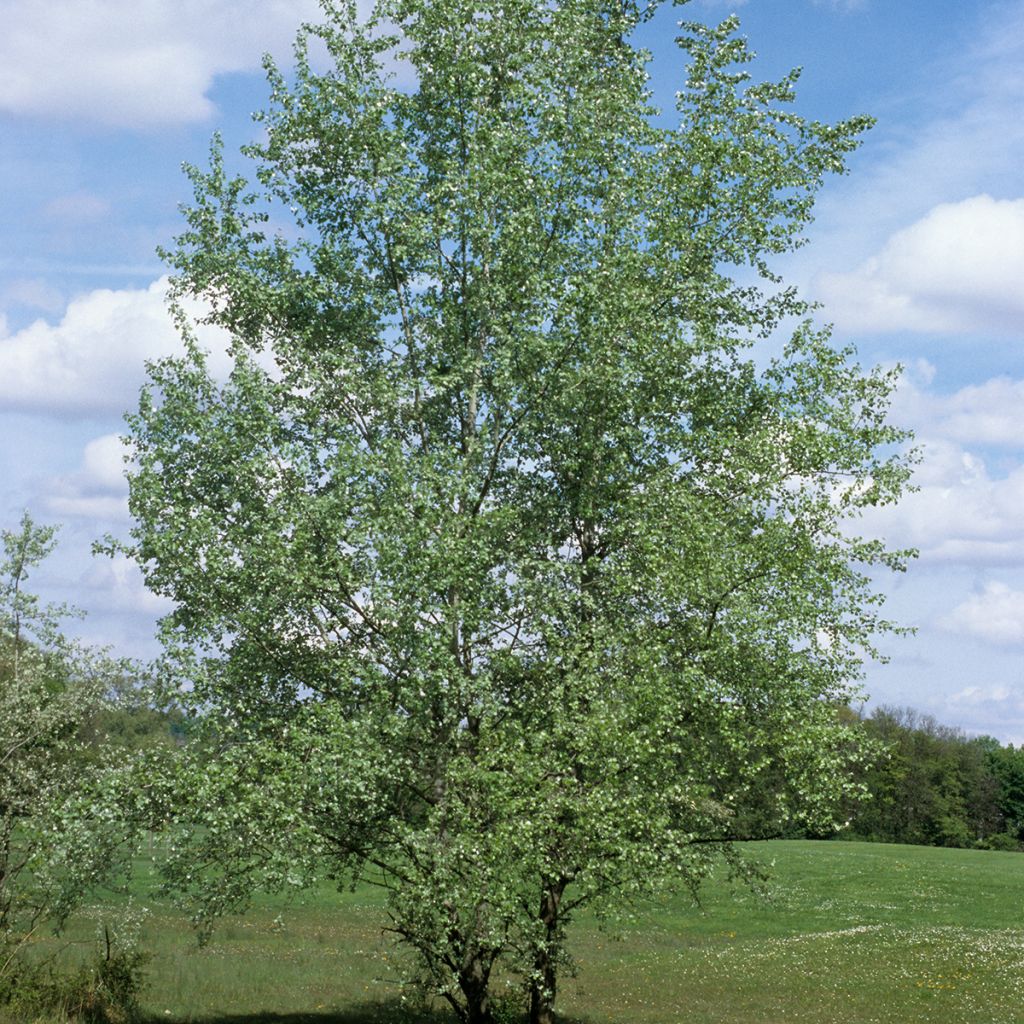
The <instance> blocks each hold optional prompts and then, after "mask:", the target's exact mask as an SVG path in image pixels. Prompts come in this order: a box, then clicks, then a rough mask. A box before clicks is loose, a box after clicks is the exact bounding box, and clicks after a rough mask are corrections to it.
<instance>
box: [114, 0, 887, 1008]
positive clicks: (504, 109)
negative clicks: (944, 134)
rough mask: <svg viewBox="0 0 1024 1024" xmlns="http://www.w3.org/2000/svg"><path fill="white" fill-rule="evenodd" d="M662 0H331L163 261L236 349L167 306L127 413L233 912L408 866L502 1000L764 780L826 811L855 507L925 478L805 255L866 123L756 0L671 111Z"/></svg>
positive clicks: (482, 995) (868, 596) (536, 983)
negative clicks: (821, 102)
mask: <svg viewBox="0 0 1024 1024" xmlns="http://www.w3.org/2000/svg"><path fill="white" fill-rule="evenodd" d="M655 7H656V5H639V4H636V3H632V2H628V0H622V2H620V0H614V2H612V0H564V2H555V3H549V4H537V3H533V2H527V0H471V2H470V0H430V2H427V0H382V2H381V3H379V4H378V6H377V8H376V9H375V12H374V13H373V15H372V16H371V17H370V18H369V19H368V20H367V21H366V22H360V21H359V20H358V18H357V15H356V9H355V4H353V3H342V2H336V3H325V4H324V15H325V23H324V24H323V25H319V26H315V27H307V28H305V29H303V30H302V33H301V34H300V36H299V39H298V43H297V46H296V50H295V69H294V74H286V73H285V72H283V71H281V70H280V69H278V68H277V67H276V66H275V65H274V64H273V63H272V62H271V61H269V60H268V61H267V63H266V68H267V74H268V79H269V84H270V90H271V95H270V106H269V108H268V110H267V111H265V112H264V113H263V114H261V115H259V120H260V122H261V125H262V128H263V137H262V138H261V140H260V141H258V142H256V143H254V144H252V145H250V146H247V147H246V148H245V149H244V154H245V156H246V157H247V158H248V159H249V160H250V161H251V164H252V173H251V174H250V175H249V176H248V177H245V176H236V175H234V174H233V173H230V172H229V170H228V162H227V161H226V160H225V158H224V155H223V152H222V148H221V144H220V141H219V140H215V143H214V146H213V149H212V153H211V161H210V165H209V167H208V168H205V169H204V168H191V169H190V176H191V179H192V183H193V186H194V192H195V195H194V201H193V202H192V203H191V204H190V205H188V206H187V207H186V208H185V211H184V213H185V218H186V222H187V226H186V228H185V230H184V232H183V234H182V235H181V236H180V238H179V239H178V241H177V245H176V247H175V248H174V249H173V250H172V251H171V252H169V253H168V254H167V257H168V259H169V261H170V262H171V264H172V266H173V268H174V273H175V276H174V279H173V282H174V283H173V288H172V298H173V300H174V301H175V303H180V300H184V299H186V298H189V297H198V298H200V299H201V300H203V301H204V302H205V303H207V308H208V310H209V313H208V315H207V317H206V320H207V321H208V322H209V323H212V324H215V325H219V326H222V327H224V328H226V330H227V331H228V332H229V333H230V337H231V353H232V356H233V369H232V371H231V373H230V376H229V377H228V378H227V379H226V380H218V379H215V377H214V376H213V375H212V373H211V371H210V369H209V367H208V364H207V359H206V356H205V354H204V353H203V352H202V351H201V350H200V348H199V346H198V345H197V343H196V342H195V341H194V340H193V336H192V334H191V330H190V324H189V322H188V319H187V317H186V316H185V314H184V313H183V312H182V309H183V304H179V305H177V306H176V308H177V309H178V313H179V320H180V323H181V326H182V330H183V333H184V335H185V337H186V341H187V351H186V354H185V355H184V356H182V357H175V358H168V359H164V360H161V361H158V362H156V363H154V364H152V365H151V366H150V369H149V384H148V385H147V387H146V388H145V390H144V393H143V395H142V400H141V404H140V407H139V410H138V412H137V413H135V414H133V415H132V416H131V417H130V420H129V422H130V428H129V433H130V437H129V441H130V444H131V446H132V449H133V455H134V459H135V468H134V470H133V473H132V478H131V496H130V506H131V510H132V513H133V516H134V520H135V526H134V531H133V541H132V544H131V545H130V550H131V552H132V553H133V555H134V556H135V557H136V559H137V560H138V562H139V564H140V565H141V566H142V569H143V572H144V573H145V576H146V581H147V583H148V585H149V587H150V588H151V589H153V590H154V591H156V592H157V593H160V594H164V595H166V596H168V597H170V598H171V599H173V601H174V602H175V610H174V611H173V612H172V613H171V614H170V615H169V616H168V617H167V619H166V620H165V621H164V623H163V627H162V636H163V639H164V642H165V645H166V652H167V658H166V663H165V671H167V672H168V673H169V676H168V678H169V679H170V681H171V682H172V684H173V685H175V686H179V685H180V684H182V683H184V686H183V688H182V691H181V692H182V695H183V699H184V700H185V701H186V702H187V703H189V704H190V705H191V706H192V707H193V709H195V711H196V713H197V715H200V713H201V715H200V716H201V719H202V728H203V729H204V730H205V731H206V739H207V741H206V742H203V743H201V744H200V745H198V746H197V747H196V748H195V749H194V750H191V751H189V752H188V753H186V754H184V755H182V758H181V763H180V765H179V767H178V769H177V771H178V772H179V775H178V778H177V780H176V782H175V783H174V784H173V785H172V786H171V788H170V790H168V792H171V790H173V791H175V792H177V794H178V795H177V797H176V801H177V803H176V809H175V814H176V815H177V817H178V819H179V820H180V822H181V823H182V832H181V834H180V836H179V857H178V859H177V860H175V861H172V863H171V865H170V866H169V872H170V874H171V875H172V877H173V879H174V880H175V881H176V882H177V883H178V884H179V885H180V886H181V887H182V888H183V889H185V890H186V891H188V892H191V893H192V894H193V895H194V896H195V897H196V898H197V899H198V906H199V914H200V916H201V917H202V916H206V917H209V916H212V915H216V914H217V913H219V912H222V911H224V910H228V909H238V908H241V907H244V905H245V903H246V901H247V898H248V896H249V894H250V893H251V892H252V891H253V889H254V888H255V887H258V886H264V887H275V886H284V885H292V884H295V885H299V884H304V883H306V882H308V881H310V880H312V879H314V878H316V877H321V876H323V875H324V874H326V875H328V876H330V877H335V878H338V879H339V880H341V881H345V880H351V879H356V878H361V877H362V878H368V879H370V880H372V881H374V882H377V883H379V884H382V885H385V886H386V887H387V888H388V890H389V894H390V895H389V904H388V906H389V913H390V915H391V927H392V928H393V930H394V932H395V933H396V935H397V936H398V937H399V938H400V939H401V940H403V941H404V943H405V944H406V945H407V946H408V947H410V948H411V950H412V951H413V953H414V957H413V959H412V961H411V962H412V963H414V965H415V973H416V976H417V978H418V980H419V981H420V982H421V983H422V984H423V986H424V987H425V988H426V989H427V990H428V991H431V992H433V993H435V994H438V995H440V996H442V997H443V998H445V999H447V1000H448V1001H449V1002H450V1003H451V1005H452V1007H453V1008H454V1009H455V1011H456V1012H457V1013H458V1014H459V1016H460V1017H462V1018H463V1019H464V1020H467V1021H469V1022H472V1024H477V1022H485V1021H487V1020H489V1019H490V1016H491V1003H490V988H491V979H492V975H493V971H494V969H495V967H496V966H497V965H499V964H500V965H503V968H504V969H505V970H506V971H507V972H511V973H512V974H513V975H515V976H518V977H519V978H520V979H521V980H522V984H523V989H524V991H525V992H526V993H527V995H528V997H529V1000H530V1013H531V1019H532V1020H533V1021H534V1022H535V1024H540V1022H545V1021H549V1020H550V1019H551V1013H552V1007H553V1004H554V999H555V992H556V981H557V973H558V970H559V968H560V966H561V965H562V964H564V963H565V962H566V958H567V954H566V946H565V929H566V926H567V925H568V924H569V922H570V921H571V918H572V915H573V913H574V912H575V911H576V910H577V909H578V908H580V907H583V906H588V905H593V906H596V907H598V908H600V907H602V906H607V905H609V902H610V901H614V900H618V899H622V898H623V897H626V898H628V897H630V896H635V895H638V894H642V893H647V892H650V891H653V889H654V887H655V886H657V885H659V884H662V883H663V882H665V880H666V879H671V878H675V879H677V880H682V881H683V882H685V883H687V884H691V885H695V884H696V883H697V882H698V881H699V879H700V878H701V877H702V876H703V875H704V874H705V873H706V871H707V870H709V867H710V865H711V864H712V863H713V862H714V860H715V859H716V857H718V856H720V855H723V854H724V855H726V856H728V855H729V849H730V848H729V846H728V840H729V839H730V838H732V837H733V836H734V835H735V834H736V833H735V829H734V822H735V820H736V815H737V812H738V811H739V810H740V809H741V808H742V807H743V806H744V805H745V802H746V801H748V799H749V798H750V796H751V794H756V795H757V800H758V801H759V811H758V820H759V821H763V822H765V828H771V827H772V824H771V823H781V822H786V823H792V822H803V823H813V825H814V826H815V827H817V828H823V827H826V825H827V823H828V822H831V821H832V820H833V816H834V814H835V813H836V812H835V808H836V807H838V806H840V805H841V803H842V801H843V799H844V798H845V797H847V796H848V795H849V793H850V791H851V789H852V788H855V787H856V783H854V782H852V781H850V776H849V773H848V768H849V766H850V764H851V763H852V762H854V761H855V760H856V759H857V758H858V756H859V754H858V749H857V743H856V738H855V733H854V731H853V730H852V729H849V728H847V727H846V726H844V725H842V724H841V722H840V721H839V718H838V716H837V715H836V713H835V709H836V706H837V705H842V704H844V703H846V702H847V701H848V700H849V699H850V697H851V695H852V694H853V693H854V692H855V688H856V685H857V680H858V678H859V673H860V665H861V661H862V659H863V657H864V656H865V654H871V653H872V652H873V650H874V638H875V637H876V636H877V635H878V634H879V633H880V632H884V631H886V630H888V629H890V628H891V627H890V626H889V624H888V623H887V622H886V621H885V620H884V619H883V618H882V617H881V615H880V612H879V602H880V599H879V597H878V596H877V594H876V593H875V592H874V591H873V589H872V585H871V580H870V574H871V573H872V572H873V571H874V569H875V567H877V566H880V565H881V566H888V567H890V568H894V569H898V568H900V567H901V565H902V555H900V554H899V553H891V552H887V551H886V550H885V549H884V547H883V546H882V545H880V544H878V543H877V542H871V541H864V540H860V539H857V538H856V537H855V536H854V532H853V530H852V529H851V528H850V525H849V522H850V520H851V519H853V518H855V517H856V516H857V514H858V513H859V511H860V510H861V509H863V508H864V507H866V506H869V505H877V504H882V503H886V502H889V501H892V500H894V499H895V498H896V497H897V496H898V494H899V492H900V490H901V488H902V486H903V485H904V483H905V480H906V475H907V465H906V461H905V459H904V458H903V457H901V456H900V455H899V454H894V452H896V451H897V447H898V446H897V442H899V441H901V440H902V439H903V435H902V434H901V433H900V432H899V431H897V430H895V429H893V428H892V427H890V426H888V425H887V423H886V420H885V414H886V407H887V396H888V394H889V392H890V390H891V388H892V386H893V381H894V376H893V373H891V372H881V371H864V370H862V369H861V368H860V367H858V366H857V365H856V364H855V363H854V362H853V359H852V354H851V353H850V352H848V351H845V350H841V349H837V348H835V347H834V346H833V345H832V344H831V342H830V339H829V336H828V332H827V331H822V330H818V329H816V328H814V327H813V326H812V325H811V324H810V321H809V315H810V310H809V307H808V306H807V304H806V303H805V302H804V301H803V300H802V299H801V298H800V297H799V296H798V295H797V294H796V293H795V292H794V291H793V290H792V289H790V288H787V287H785V285H784V284H783V282H781V281H780V280H779V279H778V278H777V276H776V275H775V273H774V271H773V269H772V265H771V261H772V258H773V257H775V256H778V255H780V254H783V253H786V252H788V251H790V250H792V249H793V248H795V247H796V246H798V245H799V244H800V242H801V237H802V235H801V233H802V230H803V228H804V227H805V226H806V224H807V222H808V220H809V218H810V214H811V207H812V202H813V198H814V195H815V193H816V192H817V190H818V188H819V186H820V185H821V183H822V180H823V178H824V176H825V175H826V174H828V173H832V172H841V171H842V170H843V166H844V159H845V157H846V154H848V153H849V152H850V151H851V150H852V149H853V148H854V147H855V146H856V144H857V138H858V136H859V134H860V133H861V132H862V131H863V130H864V129H865V128H866V127H867V125H868V123H869V122H868V121H867V119H865V118H855V119H853V120H850V121H846V122H843V123H840V124H837V125H834V126H833V125H825V124H820V123H817V122H811V121H807V120H805V119H804V118H802V117H800V116H799V115H798V114H796V113H794V112H793V110H792V107H791V102H792V100H793V99H794V85H795V82H796V78H797V75H796V73H793V74H791V75H789V76H787V77H786V78H784V79H783V80H782V81H780V82H773V83H757V84H755V83H753V81H752V79H751V78H750V76H749V74H748V71H747V69H746V65H747V64H748V63H749V62H750V60H751V59H752V55H751V53H750V52H749V50H748V49H747V46H746V44H745V42H744V41H743V40H742V39H741V38H740V37H738V36H737V35H736V28H737V24H736V21H735V19H728V20H727V21H725V22H724V23H723V24H721V25H720V26H718V27H706V26H703V25H698V24H692V23H683V24H682V26H681V29H680V36H679V45H680V47H681V50H682V51H683V54H684V55H685V58H686V72H685V80H684V81H682V82H681V85H680V91H679V93H678V100H677V110H676V113H675V116H674V117H673V118H671V119H669V118H666V117H664V116H660V115H659V113H658V112H657V111H655V109H654V108H653V106H652V101H651V97H650V92H649V85H648V62H649V55H648V54H646V53H645V52H644V51H643V50H642V49H640V48H638V46H637V45H636V42H635V34H636V31H637V29H638V27H639V26H640V25H641V24H642V23H643V22H644V21H645V20H646V19H648V18H650V17H652V16H653V14H654V10H655ZM313 43H316V44H317V45H318V46H324V45H325V46H326V49H327V51H328V52H329V54H330V57H331V67H330V69H329V70H327V71H322V70H318V67H319V64H318V63H317V62H316V61H314V60H313V59H312V58H311V57H310V52H311V50H310V47H311V44H313ZM397 66H401V67H404V68H406V69H407V71H406V72H404V73H403V75H401V76H399V77H393V75H392V71H393V69H394V68H395V67H397ZM410 80H411V82H412V84H407V83H408V82H409V81H410ZM780 334H786V335H787V336H788V339H789V340H788V342H787V343H786V344H785V346H784V348H783V347H782V346H781V345H779V344H776V341H775V340H774V339H777V338H778V337H779V336H780ZM769 339H772V340H771V341H769ZM772 352H775V353H776V354H775V355H774V356H773V355H772V354H771V353H772ZM204 867H208V868H209V870H203V869H204Z"/></svg>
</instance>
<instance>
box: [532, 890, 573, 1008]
mask: <svg viewBox="0 0 1024 1024" xmlns="http://www.w3.org/2000/svg"><path fill="white" fill-rule="evenodd" d="M564 891H565V882H564V881H562V880H559V881H558V882H555V883H552V884H550V885H548V886H546V887H545V889H544V892H543V895H542V896H541V901H540V919H541V921H542V922H543V924H544V943H543V944H542V945H541V946H540V947H539V948H538V949H537V952H536V954H535V956H534V960H533V980H532V981H531V982H530V1024H554V1020H555V994H556V991H557V984H558V973H557V966H556V962H555V955H556V952H557V943H558V905H559V903H560V902H561V900H562V893H563V892H564Z"/></svg>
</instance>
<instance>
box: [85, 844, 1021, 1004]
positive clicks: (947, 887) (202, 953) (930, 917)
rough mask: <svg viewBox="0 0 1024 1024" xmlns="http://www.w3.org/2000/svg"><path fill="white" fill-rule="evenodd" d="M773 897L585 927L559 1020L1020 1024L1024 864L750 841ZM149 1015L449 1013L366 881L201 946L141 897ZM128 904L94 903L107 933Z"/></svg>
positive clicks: (734, 893)
mask: <svg viewBox="0 0 1024 1024" xmlns="http://www.w3.org/2000/svg"><path fill="white" fill-rule="evenodd" d="M746 848H747V850H748V852H749V853H750V854H751V855H752V856H753V857H755V858H757V859H759V860H760V861H762V862H763V863H766V864H770V865H772V867H771V877H770V879H769V881H768V882H767V883H766V885H765V887H764V891H763V892H760V893H759V892H754V891H751V890H750V889H748V888H744V887H743V886H737V885H735V884H732V883H729V882H728V881H727V880H726V879H725V878H720V879H714V880H712V881H711V882H710V883H709V884H708V885H707V886H706V887H705V888H704V889H703V890H702V893H701V898H700V905H699V906H698V905H695V904H694V902H693V901H692V899H690V898H689V897H688V896H686V895H678V896H675V897H673V898H671V899H668V900H665V901H662V902H660V903H658V904H657V905H654V904H652V905H649V906H645V907H642V908H640V909H639V911H638V912H637V913H636V915H635V916H634V917H632V918H631V919H629V920H626V921H620V922H618V923H617V924H615V925H614V926H600V925H599V924H598V922H596V921H594V920H592V919H582V920H580V921H578V922H577V923H576V924H575V925H574V931H573V933H572V949H573V952H574V953H575V955H576V959H577V964H578V970H577V972H576V976H575V977H574V978H569V977H567V978H566V979H565V982H564V983H563V986H562V991H561V993H560V995H559V1010H560V1012H561V1014H562V1016H563V1019H565V1020H567V1021H571V1022H587V1024H680V1022H686V1024H739V1022H741V1021H742V1022H744V1024H750V1022H754V1024H776V1022H779V1024H781V1022H787V1024H788V1022H812V1021H813V1022H815V1024H829V1022H836V1024H839V1022H842V1024H869V1022H871V1024H883V1022H885V1024H888V1022H891V1024H896V1022H899V1024H917V1022H921V1024H924V1022H930V1024H1019V1022H1021V1021H1024V920H1022V917H1021V913H1022V909H1024V855H1020V854H1014V853H998V852H988V851H971V850H952V849H935V848H929V847H912V846H885V845H880V844H867V843H844V842H809V841H791V842H790V841H786V842H771V843H751V844H747V845H746ZM133 888H134V890H135V891H134V894H133V897H132V899H133V905H135V906H139V907H141V906H145V908H146V911H147V912H146V914H145V920H144V923H143V925H142V932H141V945H142V948H144V949H146V950H147V951H149V952H150V953H151V954H152V960H151V961H150V963H149V965H148V967H147V970H146V976H147V988H146V991H145V993H144V997H143V1007H144V1010H145V1013H146V1020H147V1021H152V1022H156V1021H165V1022H168V1024H260V1022H264V1021H267V1022H270V1021H276V1022H278V1024H385V1022H391V1021H395V1020H400V1019H403V1018H404V1019H405V1020H406V1021H411V1020H413V1019H417V1020H419V1019H424V1020H426V1019H429V1020H431V1021H436V1022H440V1021H445V1020H447V1018H446V1017H445V1015H444V1014H442V1013H438V1014H421V1015H418V1016H417V1015H414V1014H412V1013H411V1012H409V1011H407V1010H404V1009H403V1008H402V1007H401V1004H400V1002H399V999H400V996H401V988H400V986H399V984H398V980H397V971H396V970H395V958H396V955H399V954H396V951H395V949H394V947H393V946H392V945H391V944H390V943H389V942H388V940H387V938H386V936H384V935H383V934H382V928H383V926H384V924H385V917H384V914H383V911H382V906H381V897H380V895H379V893H378V892H377V891H376V890H374V889H372V888H365V889H363V888H361V889H359V890H357V891H355V892H342V893H339V892H337V891H334V890H332V889H324V890H322V891H317V892H315V893H307V894H304V895H303V896H302V897H301V898H299V899H295V900H291V901H287V900H284V899H278V898H270V897H266V898H261V899H260V900H259V901H258V903H257V905H256V906H255V907H254V909H253V910H252V911H250V913H248V914H247V915H245V916H244V917H240V918H234V919H231V920H227V921H225V922H223V923H222V925H221V926H220V928H219V929H218V930H217V931H216V933H215V934H214V936H213V938H212V940H211V941H210V942H209V943H208V944H207V945H205V946H204V947H200V946H199V945H198V944H197V941H196V938H195V935H194V933H193V932H192V930H191V928H190V927H189V924H188V922H187V921H186V920H185V918H184V917H183V915H181V914H180V913H179V912H177V911H176V910H174V909H173V908H172V907H170V906H169V905H167V904H166V903H164V902H161V901H158V900H157V901H154V900H153V899H152V898H151V897H150V896H148V895H147V883H146V881H145V879H144V878H140V879H139V880H137V881H136V882H135V884H134V886H133ZM121 899H122V897H110V898H109V899H108V900H106V902H97V903H94V904H93V905H91V906H90V907H88V908H86V911H85V913H84V914H83V916H82V918H81V919H80V920H79V922H78V924H77V926H76V928H77V933H78V934H79V935H80V936H84V935H87V934H89V932H90V929H92V930H93V931H95V927H96V925H97V923H98V922H100V921H102V920H103V919H104V918H105V917H106V916H107V915H108V914H109V913H110V911H111V910H116V909H117V906H116V905H117V904H118V903H119V902H120V901H121Z"/></svg>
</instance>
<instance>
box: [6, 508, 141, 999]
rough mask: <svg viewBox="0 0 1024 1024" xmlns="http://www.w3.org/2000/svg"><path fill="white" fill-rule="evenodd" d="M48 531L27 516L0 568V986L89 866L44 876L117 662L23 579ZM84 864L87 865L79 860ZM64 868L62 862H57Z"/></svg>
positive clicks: (50, 538)
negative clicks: (66, 625)
mask: <svg viewBox="0 0 1024 1024" xmlns="http://www.w3.org/2000/svg"><path fill="white" fill-rule="evenodd" d="M55 534H56V530H55V528H54V527H44V526H36V525H35V524H34V523H33V521H32V519H31V518H30V517H29V516H28V515H27V514H26V515H25V516H24V517H23V518H22V520H21V524H20V526H19V528H18V529H17V530H13V531H12V530H4V531H3V533H2V543H3V552H2V561H0V989H2V988H3V984H2V983H3V982H4V981H5V980H6V979H7V978H8V977H9V976H10V974H11V972H12V970H13V969H14V968H15V967H16V965H17V958H18V955H19V953H20V952H21V950H22V948H23V947H24V945H25V943H26V942H27V941H28V940H29V939H31V938H32V936H33V935H34V934H35V933H36V932H37V931H38V929H39V927H40V926H41V925H42V924H43V923H53V922H54V921H55V920H56V919H59V917H60V916H61V914H62V913H64V912H65V911H66V909H67V900H68V896H69V894H70V893H71V891H72V890H73V889H76V888H80V887H79V886H78V885H77V882H75V883H74V884H72V877H71V876H72V875H74V877H75V879H77V880H79V881H81V880H83V879H84V878H85V877H86V876H88V875H89V874H90V871H91V870H92V869H93V868H95V867H96V862H95V861H93V860H92V859H91V858H89V857H88V856H86V857H85V858H83V859H82V860H81V861H80V862H79V864H78V865H77V868H78V870H77V871H73V872H70V873H69V872H68V871H67V870H61V871H59V872H58V875H59V877H57V876H56V875H55V874H54V872H52V871H51V870H48V867H49V865H48V860H49V857H50V854H51V853H52V849H51V842H52V839H53V837H54V835H55V832H56V831H58V830H59V828H60V823H59V818H60V811H59V807H60V805H61V803H62V802H63V801H65V800H67V799H68V798H69V797H71V796H72V795H73V794H74V793H75V792H76V791H79V790H81V789H82V788H83V787H84V786H85V784H86V776H87V774H88V772H87V771H86V770H85V769H86V767H87V764H89V763H93V764H95V763H96V762H97V761H98V758H97V756H96V755H95V753H94V752H93V751H92V750H90V744H89V741H88V740H87V739H85V738H84V737H83V730H89V729H91V728H92V725H93V722H94V720H95V719H96V717H97V716H98V715H100V714H102V713H103V712H104V711H105V709H106V708H107V701H106V697H107V695H108V693H109V691H110V689H111V687H112V686H114V685H115V684H116V683H118V682H119V681H120V677H121V675H122V673H123V672H124V670H125V666H124V664H122V663H118V662H115V661H113V660H112V659H110V658H108V657H107V656H106V655H105V654H104V653H102V652H96V651H91V650H89V649H87V648H84V647H82V646H81V645H79V644H77V643H75V642H74V641H73V640H70V639H69V638H67V637H66V636H65V635H64V634H63V633H62V632H61V629H60V626H61V621H62V619H63V618H64V616H66V615H67V614H69V610H68V609H67V608H65V607H62V606H47V605H44V604H42V603H41V602H40V601H39V599H38V597H36V596H35V595H34V594H31V593H30V592H29V591H28V590H27V587H26V585H27V581H28V578H29V575H30V574H31V572H32V570H33V569H35V568H36V567H37V566H38V565H39V564H40V563H41V562H42V561H43V560H44V559H45V558H46V557H47V555H49V554H50V552H51V551H52V550H53V547H54V537H55ZM87 861H88V863H87ZM61 867H62V868H66V865H62V866H61Z"/></svg>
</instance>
